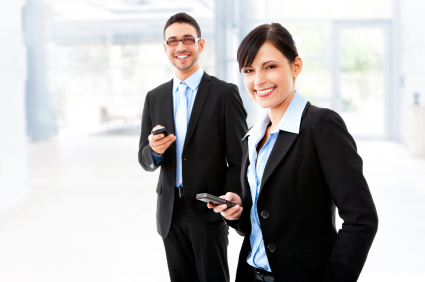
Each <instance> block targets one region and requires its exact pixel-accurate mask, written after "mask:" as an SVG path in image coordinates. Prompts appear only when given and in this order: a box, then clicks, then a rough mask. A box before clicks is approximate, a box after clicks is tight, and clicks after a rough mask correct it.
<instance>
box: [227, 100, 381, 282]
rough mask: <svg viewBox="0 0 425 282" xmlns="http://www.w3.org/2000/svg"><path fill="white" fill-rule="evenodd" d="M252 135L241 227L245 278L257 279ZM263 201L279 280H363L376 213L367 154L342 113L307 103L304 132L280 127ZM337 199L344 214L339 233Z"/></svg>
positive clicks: (243, 174) (268, 240)
mask: <svg viewBox="0 0 425 282" xmlns="http://www.w3.org/2000/svg"><path fill="white" fill-rule="evenodd" d="M248 138H249V137H248ZM248 138H246V139H245V140H244V154H243V161H242V170H241V182H242V194H243V206H244V210H243V213H242V215H241V218H240V220H239V222H238V224H239V226H238V228H239V230H240V232H242V233H245V239H244V241H243V245H242V249H241V252H240V257H239V264H238V270H237V278H236V281H239V282H245V281H252V279H253V277H252V270H251V268H250V267H249V265H248V264H247V263H246V258H247V256H248V253H249V251H250V249H251V247H250V240H249V235H250V232H251V222H250V209H251V206H252V200H251V193H250V188H249V184H248V180H247V169H248V165H249V159H248V141H247V140H248ZM257 204H258V217H259V219H260V224H261V230H262V233H263V238H264V246H265V248H266V254H267V258H268V261H269V263H270V267H271V269H272V272H273V275H274V277H275V278H276V281H296V282H301V281H312V282H313V281H314V282H317V281H344V282H348V281H356V280H357V278H358V276H359V275H360V272H361V270H362V267H363V265H364V263H365V261H366V257H367V254H368V251H369V248H370V246H371V244H372V241H373V239H374V237H375V233H376V231H377V225H378V217H377V213H376V209H375V205H374V203H373V200H372V196H371V194H370V191H369V188H368V185H367V183H366V180H365V178H364V177H363V173H362V159H361V158H360V156H359V155H358V154H357V149H356V144H355V142H354V140H353V138H352V137H351V135H350V134H349V133H348V131H347V128H346V126H345V124H344V121H343V120H342V119H341V117H340V116H339V115H338V114H337V113H335V112H333V111H331V110H328V109H322V108H318V107H315V106H311V105H310V103H307V105H306V107H305V109H304V112H303V115H302V120H301V126H300V133H299V134H293V133H289V132H284V131H281V132H280V134H279V136H278V138H277V140H276V143H275V145H274V147H273V150H272V152H271V154H270V157H269V159H268V162H267V164H266V167H265V171H264V174H263V179H262V182H261V186H260V194H259V197H258V203H257ZM335 206H336V207H338V211H339V215H340V216H341V218H342V219H343V220H344V223H343V225H342V229H341V230H339V231H338V232H337V231H336V229H335ZM265 211H267V213H266V212H265ZM230 223H231V224H232V222H230ZM234 223H235V222H233V224H234Z"/></svg>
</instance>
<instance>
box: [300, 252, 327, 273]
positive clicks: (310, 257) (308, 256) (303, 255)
mask: <svg viewBox="0 0 425 282" xmlns="http://www.w3.org/2000/svg"><path fill="white" fill-rule="evenodd" d="M294 253H295V256H296V257H297V259H298V262H299V263H300V264H301V265H302V266H304V267H306V268H310V269H323V268H325V266H326V261H327V260H328V259H329V258H330V257H331V255H332V249H331V248H317V249H301V250H294Z"/></svg>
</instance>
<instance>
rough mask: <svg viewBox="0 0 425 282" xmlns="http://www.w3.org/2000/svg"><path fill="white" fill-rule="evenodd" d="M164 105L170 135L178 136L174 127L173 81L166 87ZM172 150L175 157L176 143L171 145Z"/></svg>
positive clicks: (166, 124)
mask: <svg viewBox="0 0 425 282" xmlns="http://www.w3.org/2000/svg"><path fill="white" fill-rule="evenodd" d="M162 103H163V105H164V110H165V111H164V115H165V125H164V126H165V128H166V129H167V131H168V133H170V134H174V135H175V134H176V133H175V131H176V129H175V127H174V109H173V80H171V81H170V82H168V84H167V85H166V87H165V90H164V92H163V95H162ZM170 147H171V150H172V153H173V156H175V155H176V142H173V143H172V144H171V146H170Z"/></svg>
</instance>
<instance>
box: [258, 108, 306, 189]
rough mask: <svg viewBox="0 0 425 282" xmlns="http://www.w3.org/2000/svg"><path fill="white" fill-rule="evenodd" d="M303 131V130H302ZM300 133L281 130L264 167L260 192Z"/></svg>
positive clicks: (304, 113) (302, 116)
mask: <svg viewBox="0 0 425 282" xmlns="http://www.w3.org/2000/svg"><path fill="white" fill-rule="evenodd" d="M310 105H311V104H310V102H307V104H306V106H305V108H304V111H303V113H302V115H301V119H303V118H304V117H305V116H306V114H307V110H308V108H309V107H310ZM300 133H301V132H300ZM297 137H298V134H295V133H292V132H287V131H281V132H280V133H279V136H278V137H277V140H276V143H275V144H274V146H273V149H272V151H271V152H270V156H269V159H268V161H267V164H266V167H265V168H264V174H263V179H262V180H261V186H260V192H259V194H261V191H262V190H263V187H264V184H265V183H266V182H267V180H268V179H269V177H270V176H271V175H272V173H273V171H274V170H275V169H276V167H277V165H278V164H279V163H280V162H281V161H282V160H283V158H284V157H285V156H286V154H287V153H288V151H289V149H290V148H291V146H292V144H293V143H294V141H295V139H297Z"/></svg>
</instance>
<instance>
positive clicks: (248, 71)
mask: <svg viewBox="0 0 425 282" xmlns="http://www.w3.org/2000/svg"><path fill="white" fill-rule="evenodd" d="M243 72H244V73H250V72H252V70H244V71H243Z"/></svg>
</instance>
